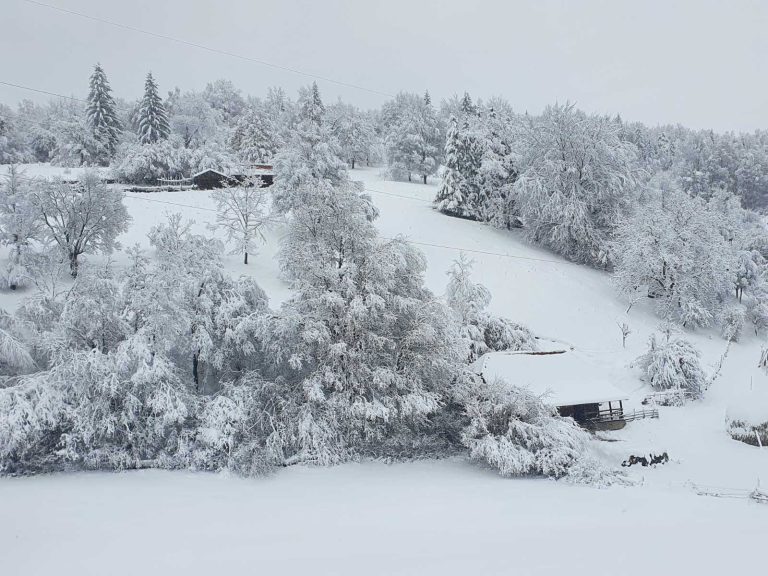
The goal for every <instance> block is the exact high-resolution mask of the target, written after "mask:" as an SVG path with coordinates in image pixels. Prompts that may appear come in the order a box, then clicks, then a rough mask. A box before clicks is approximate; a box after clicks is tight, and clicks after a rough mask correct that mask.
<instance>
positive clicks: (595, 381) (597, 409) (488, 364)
mask: <svg viewBox="0 0 768 576" xmlns="http://www.w3.org/2000/svg"><path fill="white" fill-rule="evenodd" d="M474 366H475V371H476V372H477V373H479V374H481V375H482V377H483V378H484V379H486V380H493V379H496V378H499V379H502V380H505V381H506V382H508V383H510V384H512V385H515V386H519V387H521V388H527V389H528V390H530V391H531V392H532V393H533V394H535V395H537V396H540V397H541V398H542V400H544V402H546V403H547V404H551V405H553V406H555V407H556V408H557V411H558V412H559V414H560V415H561V416H568V417H571V418H573V419H574V420H575V421H576V422H577V423H578V424H580V425H581V426H583V427H584V428H589V429H592V430H618V429H620V428H623V427H624V426H625V425H626V420H625V417H624V402H625V401H626V400H627V395H626V394H624V393H622V392H621V391H620V390H619V389H617V388H616V387H615V386H613V385H612V384H611V383H610V382H609V381H608V380H607V379H606V378H605V377H604V376H603V375H602V374H601V372H602V371H601V370H600V367H599V366H596V365H595V364H593V363H592V362H591V361H590V360H589V359H588V358H587V357H585V356H584V355H583V354H582V353H580V352H578V351H575V350H567V351H566V350H558V351H553V352H491V353H489V354H485V355H483V356H482V357H481V358H479V359H478V360H477V362H475V364H474Z"/></svg>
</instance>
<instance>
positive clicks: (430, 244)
mask: <svg viewBox="0 0 768 576" xmlns="http://www.w3.org/2000/svg"><path fill="white" fill-rule="evenodd" d="M21 179H22V180H27V181H30V182H35V181H37V180H36V179H35V178H29V177H21ZM365 191H366V192H375V190H369V189H367V188H366V189H365ZM385 194H386V192H385ZM123 196H124V197H125V198H132V199H134V200H143V201H145V202H155V203H158V204H167V205H170V206H178V207H180V208H190V209H192V210H201V211H203V212H214V213H215V212H217V210H216V209H215V208H206V207H205V206H193V205H192V204H182V203H181V202H170V201H168V200H158V199H157V198H146V197H144V196H135V195H133V194H129V193H127V192H124V193H123ZM412 199H413V198H412ZM265 220H266V221H268V222H272V223H276V224H284V223H285V220H281V219H278V218H266V219H265ZM379 237H380V238H381V239H382V240H396V238H392V237H389V236H379ZM402 240H403V241H404V242H406V243H408V244H413V245H416V246H428V247H430V248H442V249H444V250H453V251H456V252H468V253H470V254H482V255H484V256H497V257H499V258H509V259H512V260H526V261H529V262H545V263H547V264H554V265H556V266H561V265H563V264H571V265H573V266H577V264H573V263H571V262H567V261H560V260H552V259H548V258H536V257H534V256H520V255H519V254H507V253H504V252H493V251H491V250H479V249H477V248H466V247H462V246H451V245H448V244H438V243H434V242H423V241H419V240H411V239H409V238H402Z"/></svg>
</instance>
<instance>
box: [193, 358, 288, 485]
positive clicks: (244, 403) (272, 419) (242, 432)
mask: <svg viewBox="0 0 768 576" xmlns="http://www.w3.org/2000/svg"><path fill="white" fill-rule="evenodd" d="M281 392H282V391H281V389H280V387H279V386H278V385H276V384H275V383H274V382H270V381H267V380H264V379H263V378H261V377H260V376H259V375H258V374H256V373H253V372H249V373H246V374H244V375H243V376H242V377H241V378H239V379H238V381H237V383H233V384H229V385H227V386H225V387H224V388H223V389H222V390H221V391H220V392H219V393H218V394H216V395H215V396H213V397H211V398H209V399H206V400H205V401H204V404H203V408H202V410H201V412H200V416H199V424H198V428H197V433H196V435H195V436H196V439H197V450H196V452H195V454H194V464H195V465H196V466H197V467H199V468H203V469H206V470H222V469H224V470H231V471H233V472H236V473H238V474H243V475H246V476H253V475H255V474H260V473H263V472H264V471H266V470H267V469H268V468H269V467H270V466H274V465H279V464H282V463H283V458H284V454H283V450H282V442H283V440H282V438H283V436H284V434H283V424H282V418H283V414H282V410H281V409H280V408H279V406H280V403H279V401H280V398H281Z"/></svg>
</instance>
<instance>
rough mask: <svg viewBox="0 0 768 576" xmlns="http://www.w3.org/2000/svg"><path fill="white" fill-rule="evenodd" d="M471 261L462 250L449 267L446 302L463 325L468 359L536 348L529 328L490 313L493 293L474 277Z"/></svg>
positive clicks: (462, 334) (472, 359)
mask: <svg viewBox="0 0 768 576" xmlns="http://www.w3.org/2000/svg"><path fill="white" fill-rule="evenodd" d="M472 265H473V263H472V261H471V260H469V259H468V258H467V257H466V255H465V254H464V253H461V254H460V255H459V258H458V259H457V260H454V262H453V265H452V266H451V268H450V269H449V270H448V285H447V286H446V291H445V300H446V303H447V304H448V307H449V308H450V309H451V311H452V312H453V314H454V316H455V318H456V321H457V323H458V325H459V327H460V332H461V336H462V339H463V341H464V345H465V348H466V354H465V355H466V361H467V362H474V361H475V360H477V358H479V357H480V356H482V355H483V354H485V353H486V352H489V351H497V352H498V351H502V350H536V349H537V348H538V345H537V343H536V338H535V336H534V335H533V334H532V333H531V331H530V330H528V328H526V327H524V326H521V325H520V324H517V323H515V322H512V321H511V320H508V319H506V318H497V317H494V316H491V315H490V314H489V313H488V311H487V308H488V305H489V304H490V302H491V293H490V291H489V290H488V289H487V288H486V287H485V286H483V285H482V284H478V283H475V282H474V281H473V280H472V278H471V273H472Z"/></svg>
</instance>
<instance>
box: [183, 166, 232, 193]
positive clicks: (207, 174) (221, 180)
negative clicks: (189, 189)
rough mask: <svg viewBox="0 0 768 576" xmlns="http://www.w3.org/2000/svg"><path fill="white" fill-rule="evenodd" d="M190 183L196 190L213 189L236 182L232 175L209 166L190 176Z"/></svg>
mask: <svg viewBox="0 0 768 576" xmlns="http://www.w3.org/2000/svg"><path fill="white" fill-rule="evenodd" d="M192 183H193V184H194V185H195V186H196V187H197V188H198V190H213V189H214V188H223V187H224V186H231V185H232V184H236V183H237V180H236V179H235V178H234V177H233V176H228V175H227V174H224V173H222V172H219V171H218V170H213V169H210V168H209V169H208V170H203V171H202V172H198V173H197V174H195V175H194V176H192Z"/></svg>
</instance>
